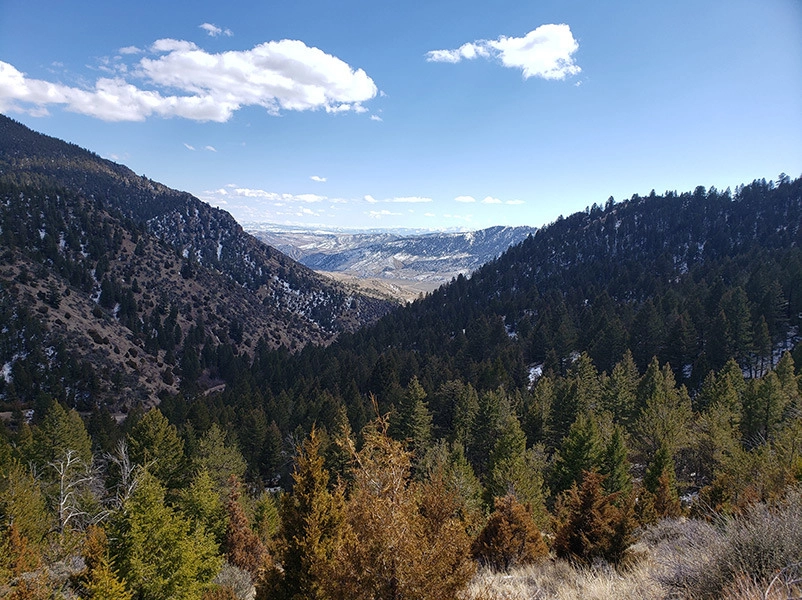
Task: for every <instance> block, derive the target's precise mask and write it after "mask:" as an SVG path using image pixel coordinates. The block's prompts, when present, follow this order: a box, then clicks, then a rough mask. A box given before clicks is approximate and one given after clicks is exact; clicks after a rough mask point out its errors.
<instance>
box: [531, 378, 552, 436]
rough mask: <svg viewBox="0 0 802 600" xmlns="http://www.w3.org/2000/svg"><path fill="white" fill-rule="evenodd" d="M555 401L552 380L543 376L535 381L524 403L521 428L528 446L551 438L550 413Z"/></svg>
mask: <svg viewBox="0 0 802 600" xmlns="http://www.w3.org/2000/svg"><path fill="white" fill-rule="evenodd" d="M554 400H555V390H554V380H553V379H552V378H551V377H549V376H548V375H543V376H542V377H540V378H539V379H538V380H537V383H536V384H535V387H534V389H533V390H532V394H531V396H529V398H528V402H527V403H526V408H525V413H524V422H523V427H524V431H525V432H526V439H527V440H528V442H529V444H536V443H539V442H546V441H547V440H549V439H551V438H552V431H551V429H550V423H551V411H552V406H553V405H554Z"/></svg>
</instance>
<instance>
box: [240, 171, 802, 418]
mask: <svg viewBox="0 0 802 600" xmlns="http://www.w3.org/2000/svg"><path fill="white" fill-rule="evenodd" d="M800 325H802V180H800V179H797V180H790V179H789V178H787V177H785V176H782V177H781V178H780V179H779V181H778V183H777V184H774V183H773V182H766V181H765V180H761V181H755V182H753V183H751V184H749V185H745V186H739V187H738V188H737V189H736V190H735V192H734V193H733V192H731V191H730V190H726V191H723V192H722V191H718V190H716V189H715V188H711V189H710V190H706V189H705V188H704V187H701V186H700V187H698V188H696V189H695V190H694V191H692V192H684V193H681V194H679V193H677V192H666V193H665V194H664V195H657V194H654V193H652V194H650V195H649V196H648V197H639V196H633V197H632V198H631V199H629V200H626V201H624V202H619V203H615V202H614V201H613V200H612V199H611V200H610V201H608V202H607V203H606V204H605V205H604V206H600V205H596V204H594V205H593V206H592V207H590V208H589V209H588V210H587V211H584V212H579V213H576V214H574V215H570V216H568V217H565V218H560V219H558V220H557V221H556V222H554V223H552V224H550V225H548V226H545V227H543V228H542V229H540V230H538V232H537V233H536V234H535V235H534V236H530V237H528V238H527V239H526V240H524V241H523V242H521V243H520V244H517V245H515V246H512V247H511V248H510V249H509V250H507V251H506V252H505V253H504V254H503V255H501V256H500V257H499V258H497V259H496V260H493V261H491V262H489V263H486V264H485V265H483V266H482V267H481V268H479V269H478V270H477V271H475V272H474V273H473V274H471V275H470V276H468V277H466V276H458V277H457V278H456V280H454V281H453V282H451V283H450V284H448V285H445V286H443V287H441V288H440V289H438V290H436V291H435V292H433V293H431V294H429V295H428V296H427V297H425V298H423V299H421V300H418V301H416V302H414V303H412V304H410V305H408V306H406V307H404V308H402V309H400V310H398V311H394V312H393V313H392V314H390V315H387V316H386V317H385V318H383V319H381V320H380V321H379V322H377V323H376V324H374V325H372V326H370V327H368V328H366V329H363V330H360V331H359V332H356V333H355V334H353V335H347V336H345V337H342V338H341V339H340V340H338V342H337V343H336V344H335V345H333V346H332V347H330V348H327V349H325V350H318V349H309V350H307V351H304V352H302V353H300V354H299V355H298V356H296V357H287V359H286V360H284V359H270V360H267V359H261V360H260V363H259V364H265V365H267V364H269V365H270V369H269V370H265V369H261V368H257V369H256V370H255V371H254V372H253V377H254V378H255V380H258V381H260V382H261V385H262V386H264V387H266V388H268V389H270V390H271V392H272V393H278V392H279V391H282V390H283V391H284V393H287V392H286V390H288V389H297V390H299V391H300V390H306V389H309V387H310V386H321V387H322V388H323V389H325V390H327V391H328V392H329V393H331V394H333V396H334V397H335V398H342V399H344V401H346V404H347V403H348V402H355V401H356V402H361V401H360V400H355V399H357V398H359V397H362V398H363V399H364V398H367V397H369V395H370V394H374V395H375V397H376V398H377V400H378V401H379V405H380V408H382V409H388V410H389V408H390V407H391V406H392V404H393V403H394V402H396V401H397V400H398V393H399V392H398V390H399V389H400V387H399V386H402V387H403V386H405V385H407V383H408V382H409V381H410V379H411V378H412V377H413V376H414V377H417V378H418V380H419V381H420V383H421V384H422V385H423V387H424V389H425V390H426V392H427V393H433V392H434V391H436V390H437V389H438V388H439V387H440V386H441V385H444V384H446V383H447V382H449V381H457V380H458V381H462V382H465V383H470V384H471V385H472V386H474V387H475V388H476V389H478V390H493V389H496V388H497V387H498V386H504V387H505V388H506V389H508V390H515V389H517V390H524V391H525V390H527V389H529V386H530V385H531V383H532V380H533V379H532V378H533V377H536V376H537V374H538V373H541V372H552V373H557V374H564V373H566V372H567V371H568V369H569V368H570V367H571V365H572V364H573V361H574V360H575V359H576V357H577V356H579V355H580V354H581V353H583V352H585V353H587V354H588V356H589V358H590V359H591V360H592V361H593V362H594V364H595V365H596V367H597V368H598V369H599V370H600V371H606V372H607V373H610V372H611V370H612V368H613V367H614V365H615V364H616V362H617V361H619V360H620V359H621V357H622V355H623V354H624V353H625V351H626V350H627V349H629V350H631V352H632V355H633V357H634V360H635V363H636V365H637V367H638V368H639V369H640V370H644V369H646V367H647V366H648V365H649V363H650V361H651V359H652V357H656V358H657V359H658V360H659V362H660V364H665V363H668V364H670V365H671V368H672V370H673V371H674V374H675V377H676V379H677V381H678V382H680V383H683V384H686V385H687V386H688V387H689V389H691V390H696V389H698V387H699V386H700V385H701V382H702V381H703V379H704V377H705V376H706V375H707V374H708V372H709V371H710V370H711V369H720V368H722V367H723V365H724V364H725V363H726V362H727V361H728V360H729V359H731V358H732V359H735V360H736V361H737V362H738V363H739V364H740V366H741V368H742V369H743V370H744V371H745V372H747V373H752V374H760V373H763V372H765V370H766V368H768V367H769V366H771V365H773V364H774V363H775V362H776V360H777V358H778V354H777V353H778V352H780V351H782V350H784V349H787V350H794V349H796V350H795V356H799V348H800V345H799V344H798V341H799V339H800V336H799V327H800ZM800 358H802V357H800ZM273 360H277V362H273ZM346 399H350V400H346ZM296 400H297V399H296ZM349 410H350V409H349ZM370 410H371V408H370V406H369V405H363V406H360V407H358V411H363V414H365V413H366V412H369V411H370ZM437 419H438V415H437V414H435V421H437Z"/></svg>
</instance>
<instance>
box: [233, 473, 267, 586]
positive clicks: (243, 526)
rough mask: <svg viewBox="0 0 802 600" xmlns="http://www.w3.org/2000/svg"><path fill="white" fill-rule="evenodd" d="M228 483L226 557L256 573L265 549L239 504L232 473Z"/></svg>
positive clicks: (265, 556)
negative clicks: (229, 488) (229, 489)
mask: <svg viewBox="0 0 802 600" xmlns="http://www.w3.org/2000/svg"><path fill="white" fill-rule="evenodd" d="M229 485H230V486H231V492H230V493H229V496H228V503H227V504H226V510H227V511H228V526H227V527H226V538H225V544H224V546H225V552H226V558H227V559H228V562H230V563H231V564H232V565H234V566H236V567H239V568H240V569H244V570H245V571H248V572H249V573H250V574H251V575H256V573H257V572H258V571H259V569H260V568H261V567H262V565H263V564H264V562H265V560H266V559H267V551H266V550H265V547H264V545H263V544H262V541H261V540H260V539H259V536H258V535H256V534H255V533H254V532H253V530H252V529H251V527H250V525H249V524H248V517H247V516H245V511H244V510H243V509H242V506H241V505H240V502H239V498H240V483H239V480H238V479H237V478H236V477H235V476H233V475H232V476H231V479H230V480H229Z"/></svg>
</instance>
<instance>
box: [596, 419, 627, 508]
mask: <svg viewBox="0 0 802 600" xmlns="http://www.w3.org/2000/svg"><path fill="white" fill-rule="evenodd" d="M629 469H630V463H629V460H628V459H627V446H626V443H625V434H624V431H623V429H622V427H621V426H620V425H615V426H614V427H613V434H612V436H611V437H610V441H609V442H607V445H606V447H605V449H604V452H603V453H602V458H601V468H600V469H599V470H600V472H601V474H602V475H604V489H605V490H606V491H607V493H616V492H620V494H621V496H623V497H627V496H629V493H630V492H631V491H632V476H631V475H630V473H629Z"/></svg>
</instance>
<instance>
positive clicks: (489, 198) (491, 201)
mask: <svg viewBox="0 0 802 600" xmlns="http://www.w3.org/2000/svg"><path fill="white" fill-rule="evenodd" d="M482 204H501V200H499V199H498V198H493V197H492V196H487V197H486V198H485V199H484V200H482Z"/></svg>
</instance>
